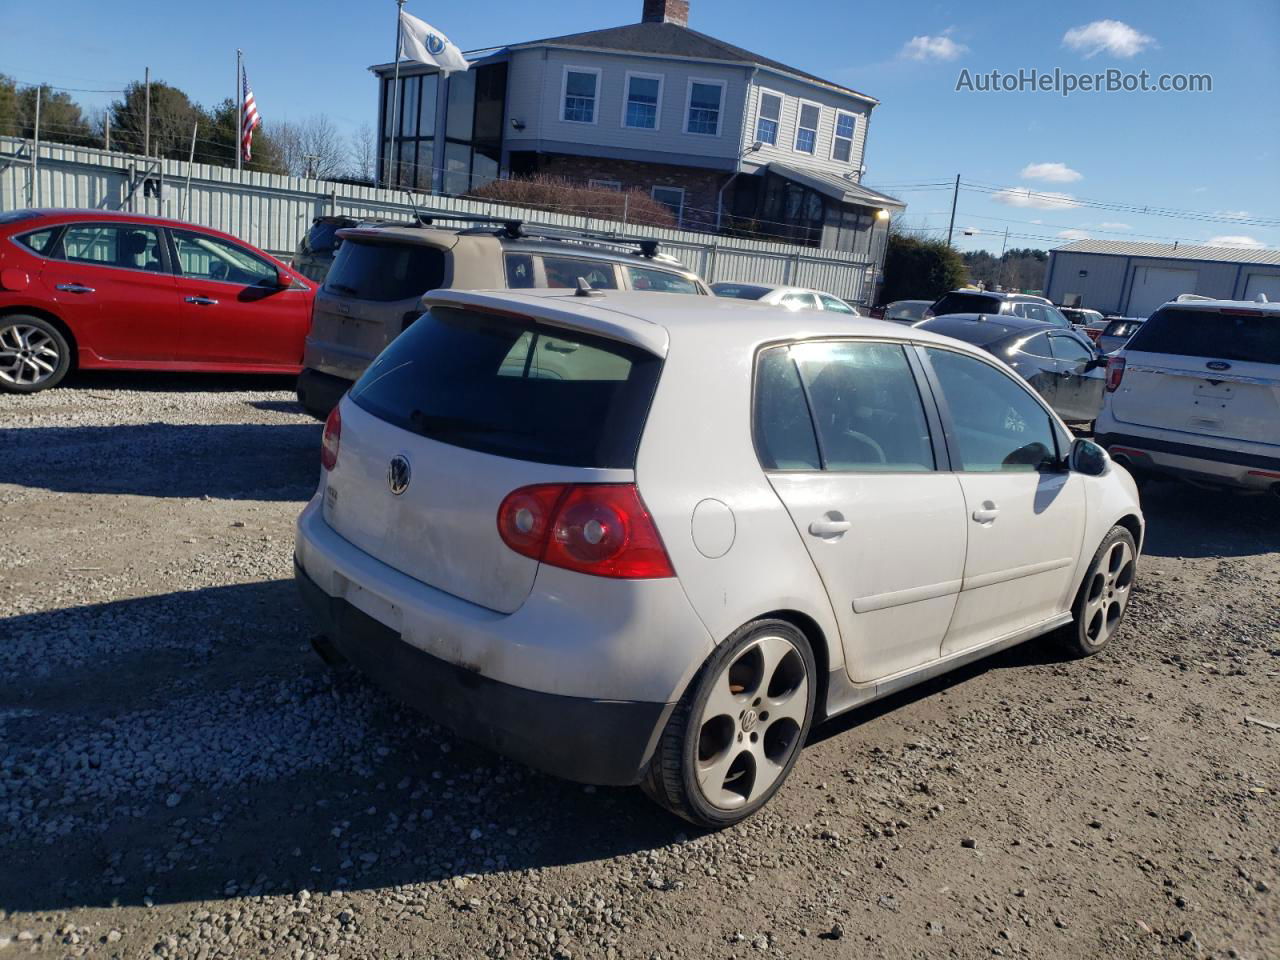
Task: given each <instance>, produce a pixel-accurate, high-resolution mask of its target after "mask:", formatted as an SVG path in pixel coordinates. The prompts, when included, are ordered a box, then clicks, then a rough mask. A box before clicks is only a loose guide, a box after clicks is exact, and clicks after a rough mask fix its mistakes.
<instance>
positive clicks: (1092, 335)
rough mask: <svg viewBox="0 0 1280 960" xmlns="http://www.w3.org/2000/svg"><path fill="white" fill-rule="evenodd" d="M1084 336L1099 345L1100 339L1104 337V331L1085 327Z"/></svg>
mask: <svg viewBox="0 0 1280 960" xmlns="http://www.w3.org/2000/svg"><path fill="white" fill-rule="evenodd" d="M1084 335H1085V336H1086V337H1088V338H1089V339H1090V340H1092V341H1093V342H1094V343H1097V342H1098V338H1099V337H1101V336H1102V331H1101V330H1098V329H1095V328H1093V327H1085V328H1084Z"/></svg>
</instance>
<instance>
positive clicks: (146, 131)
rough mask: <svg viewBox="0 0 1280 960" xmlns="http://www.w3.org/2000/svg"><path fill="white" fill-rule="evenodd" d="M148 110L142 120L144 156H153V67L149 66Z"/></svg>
mask: <svg viewBox="0 0 1280 960" xmlns="http://www.w3.org/2000/svg"><path fill="white" fill-rule="evenodd" d="M145 83H146V91H147V92H146V110H145V113H144V114H143V116H144V117H145V119H144V120H143V121H142V155H143V156H144V157H150V156H151V68H150V67H147V72H146V81H145Z"/></svg>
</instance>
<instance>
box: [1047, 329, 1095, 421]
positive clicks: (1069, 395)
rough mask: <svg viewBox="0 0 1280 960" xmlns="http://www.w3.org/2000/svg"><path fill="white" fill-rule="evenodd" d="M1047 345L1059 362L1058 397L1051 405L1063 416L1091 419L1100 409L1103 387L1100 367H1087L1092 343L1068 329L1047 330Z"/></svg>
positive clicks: (1064, 417) (1092, 356) (1090, 360)
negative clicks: (1061, 331)
mask: <svg viewBox="0 0 1280 960" xmlns="http://www.w3.org/2000/svg"><path fill="white" fill-rule="evenodd" d="M1049 346H1050V348H1051V349H1052V350H1053V356H1054V359H1056V360H1057V361H1058V364H1059V366H1060V377H1059V380H1058V397H1057V400H1056V402H1054V403H1053V404H1052V406H1053V409H1054V410H1056V411H1057V412H1058V415H1059V416H1060V417H1062V418H1063V419H1064V420H1075V421H1080V422H1087V421H1090V420H1094V419H1096V418H1097V416H1098V412H1099V411H1100V410H1101V409H1102V390H1103V386H1104V384H1105V382H1106V375H1105V374H1104V373H1103V372H1102V369H1101V368H1100V367H1093V368H1090V363H1091V362H1092V361H1093V359H1094V356H1095V354H1094V352H1093V349H1092V348H1091V347H1088V346H1086V345H1085V343H1084V342H1083V340H1081V339H1080V338H1079V337H1076V336H1073V335H1072V334H1069V333H1051V334H1049Z"/></svg>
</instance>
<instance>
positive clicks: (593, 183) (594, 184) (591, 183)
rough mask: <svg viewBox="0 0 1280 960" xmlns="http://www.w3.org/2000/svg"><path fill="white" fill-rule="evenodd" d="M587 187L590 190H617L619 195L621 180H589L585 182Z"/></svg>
mask: <svg viewBox="0 0 1280 960" xmlns="http://www.w3.org/2000/svg"><path fill="white" fill-rule="evenodd" d="M587 186H588V187H590V188H591V189H592V190H617V191H618V192H619V193H621V192H622V181H621V180H600V179H591V180H588V181H587Z"/></svg>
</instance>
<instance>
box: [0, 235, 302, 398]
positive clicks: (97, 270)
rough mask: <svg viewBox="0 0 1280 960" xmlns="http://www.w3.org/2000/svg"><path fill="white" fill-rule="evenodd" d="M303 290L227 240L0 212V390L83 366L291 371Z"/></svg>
mask: <svg viewBox="0 0 1280 960" xmlns="http://www.w3.org/2000/svg"><path fill="white" fill-rule="evenodd" d="M314 296H315V291H314V289H313V287H312V284H311V282H310V281H308V280H304V279H302V278H301V277H299V276H298V275H297V274H295V273H293V271H291V270H290V269H289V268H288V267H286V266H285V265H284V264H282V263H281V262H280V261H278V260H276V259H275V258H273V257H271V256H269V255H268V254H266V253H263V252H262V251H261V250H259V249H257V248H256V247H252V246H250V245H249V244H247V243H244V242H242V241H240V240H237V239H236V238H235V237H231V236H228V235H227V234H225V233H220V232H219V231H217V230H210V229H208V228H206V227H197V226H193V225H191V224H189V223H181V222H179V221H176V220H163V219H161V218H159V217H145V216H139V215H136V214H131V213H111V212H107V211H103V210H18V211H14V212H11V213H5V214H0V389H3V390H9V391H13V392H16V393H34V392H36V391H37V390H44V389H47V388H48V387H52V386H54V385H55V384H56V383H58V381H60V380H61V379H62V378H63V377H64V376H66V374H67V371H68V370H71V369H72V368H79V369H82V370H105V369H113V370H200V371H208V372H220V373H297V372H298V371H299V370H300V369H301V367H302V346H303V341H304V340H305V339H306V336H307V329H308V327H309V326H310V323H311V301H312V299H313V297H314Z"/></svg>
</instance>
